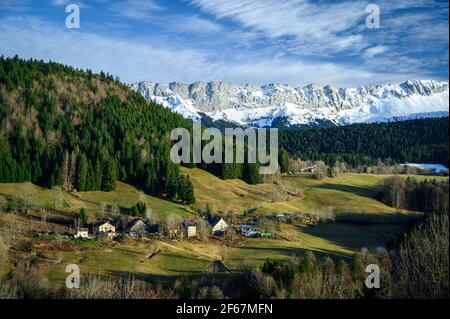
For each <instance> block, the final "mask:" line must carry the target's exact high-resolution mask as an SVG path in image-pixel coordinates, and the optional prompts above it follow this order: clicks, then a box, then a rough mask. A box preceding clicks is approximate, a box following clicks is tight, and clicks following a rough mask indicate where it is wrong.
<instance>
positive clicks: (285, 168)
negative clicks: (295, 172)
mask: <svg viewBox="0 0 450 319" xmlns="http://www.w3.org/2000/svg"><path fill="white" fill-rule="evenodd" d="M278 157H279V158H278V163H279V165H280V170H281V173H287V172H289V154H288V152H287V151H286V150H285V149H284V148H281V150H280V153H279V155H278Z"/></svg>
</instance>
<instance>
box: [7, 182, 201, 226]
mask: <svg viewBox="0 0 450 319" xmlns="http://www.w3.org/2000/svg"><path fill="white" fill-rule="evenodd" d="M2 195H3V197H5V195H6V196H12V197H14V198H19V199H22V200H25V201H27V203H28V204H29V205H32V206H37V207H39V206H43V207H51V208H56V209H58V210H63V211H68V212H78V211H79V210H80V208H85V209H86V210H87V211H88V213H96V212H99V211H100V210H101V208H102V206H103V205H117V207H118V208H119V209H127V208H129V207H131V206H133V205H134V204H136V203H137V202H138V201H142V202H145V203H146V204H147V206H148V207H150V208H151V210H152V212H153V213H154V215H153V217H154V218H155V219H164V218H165V217H167V216H169V215H171V216H174V217H176V218H177V219H181V218H185V217H188V216H189V215H190V213H191V212H192V210H191V209H190V208H189V207H186V206H183V205H180V204H178V203H174V202H171V201H166V200H163V199H160V198H156V197H152V196H149V195H146V194H144V193H143V192H141V191H139V190H138V189H137V188H135V187H133V186H131V185H128V184H125V183H122V182H117V185H116V190H115V191H112V192H102V191H93V192H78V193H67V192H63V191H61V192H56V191H54V190H50V189H46V188H42V187H39V186H37V185H34V184H32V183H29V182H27V183H11V184H2V183H0V202H1V200H2ZM3 200H4V198H3Z"/></svg>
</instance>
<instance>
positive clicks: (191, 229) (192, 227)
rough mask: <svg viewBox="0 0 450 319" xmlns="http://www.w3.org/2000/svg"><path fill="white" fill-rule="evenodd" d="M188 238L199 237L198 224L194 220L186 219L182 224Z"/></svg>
mask: <svg viewBox="0 0 450 319" xmlns="http://www.w3.org/2000/svg"><path fill="white" fill-rule="evenodd" d="M181 225H183V228H184V231H185V233H186V235H187V237H195V236H196V235H197V224H196V222H195V221H193V220H192V219H185V220H183V221H182V222H181Z"/></svg>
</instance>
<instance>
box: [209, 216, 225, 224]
mask: <svg viewBox="0 0 450 319" xmlns="http://www.w3.org/2000/svg"><path fill="white" fill-rule="evenodd" d="M221 219H222V218H221V217H215V216H210V217H208V223H209V224H210V225H211V226H215V225H217V223H218V222H220V220H221Z"/></svg>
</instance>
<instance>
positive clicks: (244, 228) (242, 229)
mask: <svg viewBox="0 0 450 319" xmlns="http://www.w3.org/2000/svg"><path fill="white" fill-rule="evenodd" d="M254 229H255V225H253V224H241V225H239V233H241V234H242V235H244V236H246V235H247V233H249V232H251V231H253V230H254Z"/></svg>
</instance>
